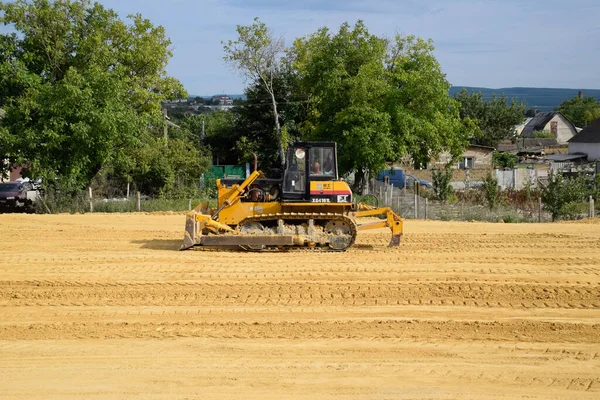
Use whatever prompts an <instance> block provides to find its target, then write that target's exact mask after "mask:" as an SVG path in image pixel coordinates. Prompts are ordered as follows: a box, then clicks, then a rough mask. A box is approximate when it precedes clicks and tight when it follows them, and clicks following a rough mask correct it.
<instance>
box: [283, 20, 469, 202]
mask: <svg viewBox="0 0 600 400" xmlns="http://www.w3.org/2000/svg"><path fill="white" fill-rule="evenodd" d="M290 58H291V60H292V65H293V67H294V70H295V72H296V76H297V79H298V81H299V82H300V87H301V89H302V91H303V92H304V93H306V94H307V95H308V96H309V100H310V109H309V112H308V118H307V120H306V121H304V122H303V123H301V124H300V125H301V127H302V129H303V131H304V133H305V135H306V136H307V137H309V138H314V139H318V140H334V141H336V142H338V144H339V149H340V151H339V163H340V171H341V172H342V173H345V172H355V173H356V181H355V188H356V189H357V190H359V191H360V190H362V186H363V184H364V177H365V174H366V173H367V172H371V173H376V172H378V171H380V170H381V169H383V168H384V167H385V163H386V161H396V160H399V159H401V158H402V157H403V156H405V155H411V156H412V157H413V158H414V159H415V160H416V161H417V160H418V161H428V160H429V159H430V158H431V157H435V156H437V155H438V154H439V153H440V152H441V151H442V150H448V151H450V152H451V153H452V154H453V155H458V154H460V153H461V151H462V149H463V148H464V147H465V146H466V143H467V141H466V135H465V129H464V127H463V126H462V124H461V122H460V119H459V118H458V107H457V105H456V104H455V102H454V101H453V100H452V99H450V98H449V96H448V88H449V84H448V82H447V81H446V79H445V76H444V74H443V73H442V72H441V69H440V66H439V64H438V62H437V60H436V59H435V57H434V56H433V45H432V43H431V42H430V41H426V40H422V39H419V38H416V37H413V36H408V37H403V36H397V37H395V38H394V39H393V40H389V39H386V38H381V37H377V36H375V35H372V34H370V33H369V31H368V29H367V27H366V26H365V25H364V23H363V22H362V21H358V22H357V23H356V24H355V26H354V27H351V26H350V25H349V24H347V23H345V24H343V25H342V26H341V27H340V30H339V32H337V33H331V32H330V31H329V30H328V29H327V28H322V29H319V30H318V31H317V32H316V33H314V34H312V35H309V36H307V37H304V38H300V39H297V40H296V41H295V42H294V47H293V49H292V50H291V51H290Z"/></svg>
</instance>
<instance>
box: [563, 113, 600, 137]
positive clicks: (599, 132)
mask: <svg viewBox="0 0 600 400" xmlns="http://www.w3.org/2000/svg"><path fill="white" fill-rule="evenodd" d="M569 143H600V118H598V119H597V120H595V121H593V122H592V123H591V124H589V125H588V126H587V127H585V128H583V130H582V131H581V132H579V133H578V134H577V135H575V136H573V137H572V138H571V139H569Z"/></svg>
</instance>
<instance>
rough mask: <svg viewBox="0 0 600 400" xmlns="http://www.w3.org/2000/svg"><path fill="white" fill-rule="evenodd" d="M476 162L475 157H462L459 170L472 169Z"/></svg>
mask: <svg viewBox="0 0 600 400" xmlns="http://www.w3.org/2000/svg"><path fill="white" fill-rule="evenodd" d="M474 161H475V160H474V159H473V157H462V158H461V160H460V161H459V162H458V169H471V168H473V165H475V163H474Z"/></svg>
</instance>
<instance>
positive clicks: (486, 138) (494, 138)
mask: <svg viewBox="0 0 600 400" xmlns="http://www.w3.org/2000/svg"><path fill="white" fill-rule="evenodd" d="M454 98H455V99H456V100H457V101H458V102H459V103H460V116H461V118H462V119H463V120H465V121H469V122H472V123H474V125H475V129H474V130H473V132H472V136H473V139H472V140H473V141H474V142H476V143H477V144H480V145H483V146H492V147H495V146H496V145H497V144H498V142H500V141H502V140H506V139H510V138H512V137H513V136H514V133H515V132H514V127H515V126H516V125H518V124H520V123H522V122H523V120H524V112H525V105H524V103H518V102H517V101H515V100H513V101H511V102H510V103H509V101H508V99H507V98H506V97H505V96H504V95H502V96H500V97H497V96H494V98H493V99H491V100H490V101H484V100H483V97H482V95H481V92H479V93H474V92H473V93H469V92H468V91H467V90H466V89H463V90H461V91H460V93H457V94H456V95H455V96H454Z"/></svg>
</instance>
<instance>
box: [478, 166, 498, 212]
mask: <svg viewBox="0 0 600 400" xmlns="http://www.w3.org/2000/svg"><path fill="white" fill-rule="evenodd" d="M482 189H483V194H484V196H485V201H486V203H487V205H488V207H489V208H490V210H493V209H494V208H496V205H497V204H498V179H497V178H496V176H494V175H492V173H489V174H488V175H487V176H486V178H485V180H484V181H483V187H482Z"/></svg>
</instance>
